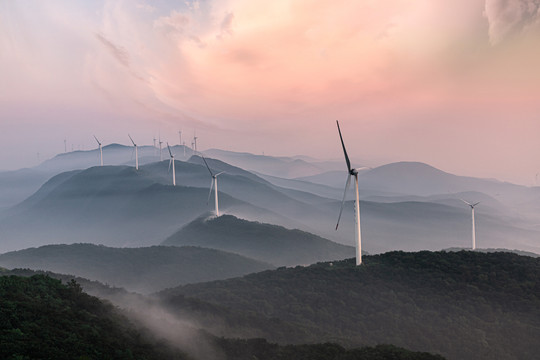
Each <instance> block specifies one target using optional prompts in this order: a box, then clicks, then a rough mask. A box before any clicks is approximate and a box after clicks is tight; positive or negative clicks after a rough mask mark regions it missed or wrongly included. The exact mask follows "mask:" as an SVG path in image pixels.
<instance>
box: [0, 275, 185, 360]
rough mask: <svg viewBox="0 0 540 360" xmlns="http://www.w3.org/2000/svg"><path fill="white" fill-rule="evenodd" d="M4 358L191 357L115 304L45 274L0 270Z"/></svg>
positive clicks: (0, 335) (0, 331)
mask: <svg viewBox="0 0 540 360" xmlns="http://www.w3.org/2000/svg"><path fill="white" fill-rule="evenodd" d="M0 358H1V359H7V360H23V359H55V360H63V359H65V360H73V359H118V360H123V359H187V356H186V355H185V354H183V353H182V352H181V351H179V350H173V349H172V348H171V347H170V346H167V345H166V344H163V343H160V341H158V340H156V339H152V338H151V337H149V336H143V334H141V333H140V332H139V331H137V330H136V328H135V326H134V325H133V324H132V323H131V322H130V321H129V320H128V319H127V318H125V317H124V316H123V315H121V314H120V313H119V312H118V311H117V310H116V309H115V308H114V307H113V306H112V305H111V304H108V303H104V302H102V301H101V300H99V299H98V298H96V297H93V296H90V295H87V294H86V293H84V292H83V291H82V289H81V287H80V285H79V284H78V283H76V282H75V281H72V282H70V283H69V284H68V285H63V284H62V283H61V282H60V281H59V280H56V279H52V278H50V277H47V276H43V275H35V276H32V277H26V278H25V277H18V276H0Z"/></svg>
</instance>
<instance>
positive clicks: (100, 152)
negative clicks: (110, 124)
mask: <svg viewBox="0 0 540 360" xmlns="http://www.w3.org/2000/svg"><path fill="white" fill-rule="evenodd" d="M94 139H96V141H97V143H98V145H99V162H100V165H101V166H103V149H102V147H101V143H100V142H99V140H98V139H97V137H96V135H94Z"/></svg>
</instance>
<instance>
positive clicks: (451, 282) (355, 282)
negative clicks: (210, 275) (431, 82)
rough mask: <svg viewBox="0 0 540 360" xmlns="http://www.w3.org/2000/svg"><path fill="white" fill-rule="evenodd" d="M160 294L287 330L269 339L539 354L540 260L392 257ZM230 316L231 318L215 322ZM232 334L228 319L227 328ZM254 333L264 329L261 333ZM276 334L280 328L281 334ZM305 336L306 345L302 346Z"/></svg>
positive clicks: (485, 354) (505, 355)
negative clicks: (207, 304)
mask: <svg viewBox="0 0 540 360" xmlns="http://www.w3.org/2000/svg"><path fill="white" fill-rule="evenodd" d="M364 260H365V261H364V264H363V265H362V266H360V267H356V266H355V265H354V262H353V260H352V259H349V260H345V261H339V262H333V263H319V264H315V265H312V266H309V267H296V268H280V269H278V270H275V271H265V272H261V273H258V274H252V275H248V276H245V277H243V278H237V279H231V280H226V281H215V282H209V283H202V284H192V285H186V286H183V287H179V288H176V289H172V290H169V291H165V292H162V293H161V294H160V295H161V297H162V299H163V300H164V301H165V302H167V303H169V304H171V305H172V306H174V303H175V301H178V299H179V297H182V296H184V297H195V298H197V299H200V300H202V301H205V302H209V303H211V304H215V306H219V307H221V308H223V309H226V310H227V311H230V316H231V317H232V318H234V317H235V315H234V314H237V313H240V314H244V315H245V314H249V315H250V316H252V317H257V316H259V317H260V316H264V317H266V319H267V321H266V322H263V321H261V320H260V319H261V318H257V319H258V320H256V319H255V318H252V321H251V322H249V321H248V320H249V319H246V318H244V319H245V320H246V322H248V323H250V325H251V326H252V327H255V328H256V327H257V326H260V327H265V330H264V331H266V332H267V333H268V332H269V331H272V327H271V326H268V324H278V323H279V322H282V323H283V324H287V327H283V328H282V330H283V332H280V331H278V330H276V331H275V332H274V333H273V334H269V335H268V338H269V339H271V340H276V341H283V337H287V332H288V331H291V334H292V331H296V332H295V333H294V336H291V337H290V339H292V340H293V341H297V342H298V341H299V342H302V341H314V340H315V339H317V341H338V342H339V343H341V344H345V345H348V346H359V345H375V344H380V343H391V344H395V345H398V346H402V347H405V348H409V349H413V350H419V351H429V352H434V353H441V354H443V355H444V356H447V357H448V358H450V359H532V358H534V357H535V356H537V354H538V353H540V342H539V341H538V339H539V338H540V259H538V258H531V257H526V256H519V255H515V254H510V253H488V254H486V253H477V252H470V251H460V252H427V251H423V252H418V253H404V252H391V253H386V254H382V255H377V256H366V257H365V259H364ZM219 316H222V317H225V319H227V317H228V316H229V315H227V314H225V315H223V314H222V315H216V318H219ZM224 323H226V325H227V326H230V327H231V328H234V323H233V321H232V320H230V321H228V322H227V321H226V320H225V321H224ZM258 324H260V325H258ZM278 328H279V327H278ZM301 336H304V338H301Z"/></svg>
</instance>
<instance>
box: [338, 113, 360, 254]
mask: <svg viewBox="0 0 540 360" xmlns="http://www.w3.org/2000/svg"><path fill="white" fill-rule="evenodd" d="M336 123H337V128H338V132H339V138H340V139H341V146H342V147H343V154H344V155H345V162H346V163H347V172H348V174H347V183H346V184H345V192H344V193H343V200H342V201H341V208H340V209H339V216H338V220H337V224H336V230H337V229H338V226H339V220H340V219H341V213H342V212H343V205H345V197H346V196H347V191H348V190H349V186H350V185H351V176H354V183H355V192H356V202H355V216H354V223H355V227H354V229H355V240H356V265H360V264H362V233H361V231H360V196H359V195H358V170H363V169H365V167H362V168H358V169H353V168H351V162H350V161H349V156H348V155H347V150H345V143H344V142H343V136H341V129H340V128H339V122H338V121H337V120H336Z"/></svg>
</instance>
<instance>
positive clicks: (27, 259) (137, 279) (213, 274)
mask: <svg viewBox="0 0 540 360" xmlns="http://www.w3.org/2000/svg"><path fill="white" fill-rule="evenodd" d="M0 266H3V267H6V268H29V269H34V270H48V271H52V272H57V273H63V274H71V275H75V276H81V277H84V278H88V279H91V280H97V281H100V282H103V283H107V284H110V285H113V286H118V287H124V288H126V289H128V290H131V291H137V292H141V293H150V292H155V291H159V290H162V289H165V288H169V287H173V286H178V285H182V284H187V283H194V282H201V281H210V280H218V279H226V278H231V277H236V276H241V275H245V274H249V273H252V272H258V271H262V270H267V269H271V268H272V266H271V265H269V264H267V263H263V262H260V261H256V260H253V259H248V258H246V257H243V256H240V255H237V254H231V253H226V252H223V251H219V250H213V249H203V248H197V247H191V246H189V247H168V246H151V247H145V248H111V247H106V246H99V245H92V244H73V245H46V246H42V247H39V248H30V249H25V250H19V251H14V252H9V253H5V254H1V255H0Z"/></svg>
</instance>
